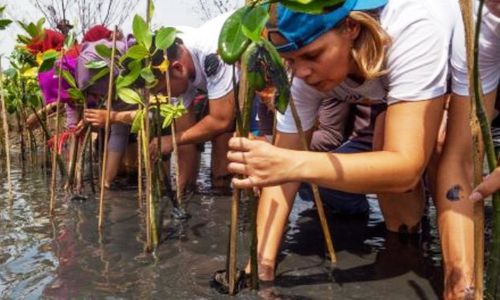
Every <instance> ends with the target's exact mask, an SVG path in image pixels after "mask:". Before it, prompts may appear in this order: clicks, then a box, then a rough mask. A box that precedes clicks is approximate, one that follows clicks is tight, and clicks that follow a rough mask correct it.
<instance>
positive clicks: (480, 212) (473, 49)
mask: <svg viewBox="0 0 500 300" xmlns="http://www.w3.org/2000/svg"><path fill="white" fill-rule="evenodd" d="M483 3H484V1H483V0H481V1H480V2H479V9H478V15H477V19H476V25H475V29H474V23H473V13H472V12H473V6H472V3H471V2H470V1H467V0H461V1H460V6H461V9H462V15H463V18H464V28H465V41H466V50H467V62H468V63H467V66H468V68H467V69H468V72H469V91H470V95H471V98H472V102H471V106H472V109H471V111H472V115H471V130H472V134H473V141H474V145H475V148H476V149H475V151H473V155H474V162H475V164H476V166H475V168H474V169H475V174H474V185H475V186H476V185H478V184H479V183H480V182H481V177H482V161H483V156H484V150H486V156H487V161H488V166H489V169H490V172H491V171H492V170H493V169H494V168H495V166H496V154H495V150H494V147H493V143H492V139H491V131H490V126H489V125H490V124H489V121H488V117H487V114H486V110H485V107H484V100H483V99H482V97H483V92H482V90H481V83H480V74H479V64H478V56H479V55H478V54H479V36H480V29H481V21H482V8H483ZM481 136H482V139H483V145H484V146H483V145H481ZM493 208H494V212H495V215H494V218H493V243H492V250H491V258H490V260H489V264H488V270H487V276H486V280H487V286H486V295H485V296H486V298H488V299H496V297H497V292H498V288H497V282H498V271H499V270H498V269H499V267H500V265H499V262H500V261H499V257H498V255H499V253H498V252H499V251H500V235H499V234H498V233H500V222H499V221H500V220H498V218H499V217H500V195H499V194H498V193H495V194H493ZM473 219H474V285H475V290H474V298H475V299H483V298H484V296H483V293H484V291H483V290H484V283H483V282H484V275H483V271H484V270H483V269H484V201H478V202H475V203H474V217H473Z"/></svg>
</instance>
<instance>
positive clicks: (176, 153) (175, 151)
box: [158, 51, 182, 208]
mask: <svg viewBox="0 0 500 300" xmlns="http://www.w3.org/2000/svg"><path fill="white" fill-rule="evenodd" d="M164 59H165V61H166V62H169V60H168V55H167V51H165V53H164ZM165 81H166V85H167V101H168V102H169V103H172V88H171V87H170V73H169V72H168V70H167V71H166V72H165ZM170 128H171V134H172V146H173V155H174V156H175V160H174V161H175V187H176V191H175V193H176V197H177V205H178V206H179V208H181V207H182V189H181V186H180V171H179V147H178V146H177V136H176V132H177V130H176V129H175V119H173V120H172V124H171V127H170ZM158 146H161V144H160V143H158ZM160 150H161V147H160ZM160 153H161V152H160Z"/></svg>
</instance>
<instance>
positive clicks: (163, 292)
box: [0, 153, 442, 299]
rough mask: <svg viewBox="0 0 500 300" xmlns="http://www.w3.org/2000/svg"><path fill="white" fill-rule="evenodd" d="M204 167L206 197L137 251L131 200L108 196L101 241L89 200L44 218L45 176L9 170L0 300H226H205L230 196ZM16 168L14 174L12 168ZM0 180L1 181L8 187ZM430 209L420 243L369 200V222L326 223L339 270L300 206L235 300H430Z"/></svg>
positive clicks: (437, 271) (0, 209) (0, 225)
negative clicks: (272, 270) (273, 260)
mask: <svg viewBox="0 0 500 300" xmlns="http://www.w3.org/2000/svg"><path fill="white" fill-rule="evenodd" d="M203 157H204V158H203V159H202V163H201V167H202V171H201V174H202V175H201V176H200V178H199V179H198V183H199V184H200V185H201V187H202V188H201V190H202V191H203V192H204V194H202V195H195V196H194V197H193V198H191V199H190V200H189V201H188V202H186V203H185V204H186V209H187V210H188V212H189V213H190V214H191V215H192V218H191V219H189V220H187V221H178V220H173V219H171V218H170V217H169V216H170V214H169V213H170V207H171V205H170V203H168V202H165V205H166V206H165V213H164V218H163V223H162V228H161V233H162V245H161V246H160V248H159V249H158V251H157V252H156V253H155V255H151V254H148V253H145V252H144V242H145V228H144V219H143V213H142V211H141V209H139V207H138V204H137V195H136V191H135V190H134V189H126V190H121V191H110V192H107V194H106V195H107V196H106V202H105V227H104V230H103V232H102V233H101V234H100V233H99V232H98V231H97V218H96V214H97V203H98V202H97V199H96V195H92V194H91V193H88V192H87V196H88V200H87V201H69V200H67V199H66V200H62V199H65V195H63V194H60V195H59V198H58V199H60V200H59V201H58V202H57V209H56V217H55V218H53V219H51V218H49V217H48V191H47V181H46V180H47V179H48V178H47V176H46V173H45V170H43V169H41V168H33V169H27V171H26V172H25V173H26V174H25V176H24V177H23V176H22V172H21V170H20V168H19V167H15V168H14V170H13V174H12V176H13V179H14V182H13V183H14V187H13V188H14V193H13V194H14V195H13V199H12V205H9V201H8V199H7V196H6V195H7V193H6V188H7V186H6V184H5V183H4V182H2V183H4V184H1V185H0V186H1V188H0V195H1V196H0V298H2V299H3V298H7V299H18V298H40V297H43V298H50V299H68V298H105V297H112V298H141V299H142V298H162V299H165V298H168V299H214V298H216V299H225V298H227V299H231V298H230V297H224V296H222V295H218V294H216V293H215V292H214V291H212V290H210V288H209V285H208V281H209V278H210V276H211V274H212V273H213V272H214V271H215V270H219V269H222V268H224V266H225V255H226V250H227V233H228V228H229V210H230V197H227V196H218V195H217V194H216V193H211V192H210V190H209V188H208V187H207V185H208V182H209V179H208V178H209V175H208V174H209V166H208V163H207V161H210V160H209V156H208V154H207V153H205V154H204V156H203ZM17 165H19V164H17ZM3 172H4V169H3V168H1V171H0V176H2V178H5V176H4V174H3ZM240 211H241V214H242V216H244V218H243V219H242V222H241V223H240V227H239V228H240V230H241V232H242V234H241V235H240V237H239V249H240V251H239V255H240V256H239V262H240V263H239V265H240V267H242V266H243V265H244V263H245V261H246V259H247V257H248V237H247V235H246V234H245V232H246V231H247V229H248V218H247V217H246V214H247V211H248V203H247V202H246V201H243V202H242V205H241V210H240ZM434 215H435V212H434V210H433V209H432V208H431V209H430V210H429V212H428V216H429V217H428V218H427V219H426V221H425V222H424V230H423V233H422V234H421V235H420V236H418V237H416V238H415V237H408V236H406V237H402V236H399V235H393V234H388V233H386V231H385V230H384V226H383V219H382V216H381V213H380V210H379V208H378V206H377V205H376V201H375V200H373V199H372V200H371V214H370V216H364V217H357V218H353V217H342V216H338V215H329V221H330V228H331V230H332V236H333V241H334V245H335V249H336V252H337V256H338V263H337V264H336V265H335V266H333V267H332V266H330V265H329V263H328V260H326V259H325V250H324V247H323V237H322V234H321V227H320V225H319V222H318V219H317V212H316V210H315V209H314V207H313V206H312V204H311V203H309V202H304V201H302V200H300V199H298V201H297V202H296V206H295V207H294V210H293V212H292V214H291V216H290V224H289V227H288V231H287V233H286V236H285V238H284V243H283V245H282V251H281V255H280V257H279V260H280V264H279V266H278V269H277V278H276V280H275V282H274V284H273V285H264V286H263V287H262V289H261V291H259V292H258V293H256V292H252V291H243V292H242V293H241V294H239V296H238V298H239V299H258V298H264V299H332V298H333V299H351V298H352V299H368V298H369V299H400V298H405V299H436V298H438V296H437V295H440V294H441V290H440V289H441V286H442V282H441V267H440V256H439V247H438V244H437V241H436V236H437V232H436V228H435V224H434V223H432V222H430V221H429V220H433V219H434Z"/></svg>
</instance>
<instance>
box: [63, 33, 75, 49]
mask: <svg viewBox="0 0 500 300" xmlns="http://www.w3.org/2000/svg"><path fill="white" fill-rule="evenodd" d="M74 43H75V34H74V32H70V33H69V34H68V36H66V38H65V39H64V48H65V49H69V48H71V47H73V44H74Z"/></svg>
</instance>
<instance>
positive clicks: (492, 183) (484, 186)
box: [469, 167, 500, 201]
mask: <svg viewBox="0 0 500 300" xmlns="http://www.w3.org/2000/svg"><path fill="white" fill-rule="evenodd" d="M498 190H500V167H498V168H496V169H495V170H493V172H492V173H491V174H490V175H488V176H486V178H484V180H483V182H482V183H480V184H479V185H478V186H477V187H476V188H475V189H474V191H472V193H471V195H470V197H469V199H470V200H473V201H479V200H483V199H484V198H486V197H488V196H490V195H491V194H493V193H494V192H496V191H498Z"/></svg>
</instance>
